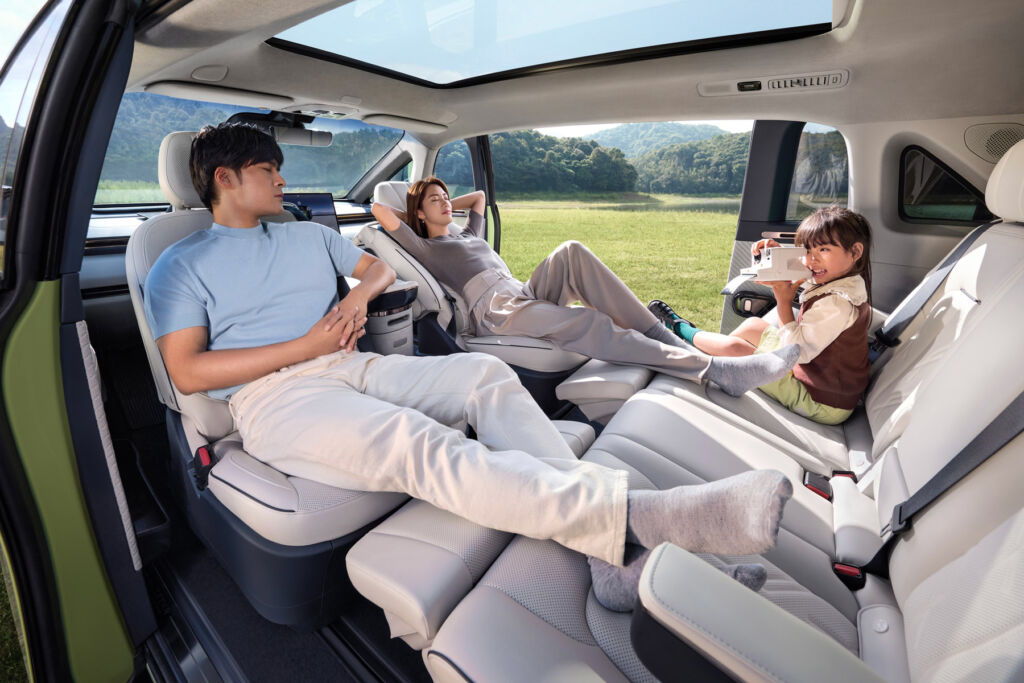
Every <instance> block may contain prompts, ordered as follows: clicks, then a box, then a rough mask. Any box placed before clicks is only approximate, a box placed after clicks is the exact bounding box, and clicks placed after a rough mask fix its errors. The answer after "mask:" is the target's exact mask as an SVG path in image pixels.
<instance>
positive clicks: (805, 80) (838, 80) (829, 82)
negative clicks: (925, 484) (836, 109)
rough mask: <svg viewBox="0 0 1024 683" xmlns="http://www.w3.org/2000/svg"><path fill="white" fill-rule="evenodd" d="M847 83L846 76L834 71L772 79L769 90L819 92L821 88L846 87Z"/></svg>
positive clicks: (769, 81)
mask: <svg viewBox="0 0 1024 683" xmlns="http://www.w3.org/2000/svg"><path fill="white" fill-rule="evenodd" d="M845 83H846V79H845V78H844V74H843V73H840V72H838V71H833V72H831V73H827V74H806V75H803V76H784V77H782V78H770V79H768V90H817V89H820V88H838V87H840V86H842V85H845Z"/></svg>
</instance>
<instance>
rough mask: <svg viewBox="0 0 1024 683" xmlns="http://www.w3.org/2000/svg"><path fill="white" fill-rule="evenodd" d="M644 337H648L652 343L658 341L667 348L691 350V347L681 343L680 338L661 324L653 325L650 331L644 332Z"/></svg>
mask: <svg viewBox="0 0 1024 683" xmlns="http://www.w3.org/2000/svg"><path fill="white" fill-rule="evenodd" d="M644 336H645V337H650V338H651V339H653V340H654V341H660V342H661V343H662V344H668V345H669V346H678V347H680V348H683V349H692V348H693V347H692V346H690V345H689V344H687V343H686V342H685V341H683V340H682V339H681V338H680V337H678V336H677V335H676V334H674V333H673V332H672V330H670V329H668V328H667V327H665V326H664V325H662V324H661V323H655V324H654V325H652V326H651V329H649V330H647V331H646V332H644Z"/></svg>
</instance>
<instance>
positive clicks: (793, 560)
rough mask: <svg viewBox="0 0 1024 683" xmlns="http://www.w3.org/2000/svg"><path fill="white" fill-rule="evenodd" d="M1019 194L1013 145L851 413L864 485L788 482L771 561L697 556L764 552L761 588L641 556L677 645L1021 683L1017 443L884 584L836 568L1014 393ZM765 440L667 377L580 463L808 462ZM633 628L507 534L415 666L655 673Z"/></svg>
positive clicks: (478, 672) (923, 535)
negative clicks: (985, 226)
mask: <svg viewBox="0 0 1024 683" xmlns="http://www.w3.org/2000/svg"><path fill="white" fill-rule="evenodd" d="M1021 188H1024V142H1022V143H1018V144H1017V146H1016V147H1014V148H1013V149H1012V150H1011V151H1010V152H1008V153H1007V154H1006V156H1005V157H1004V158H1003V160H1002V161H1000V163H999V165H997V167H996V170H995V172H993V175H992V178H991V179H990V181H989V186H988V192H987V196H986V199H987V203H988V205H989V208H990V210H992V211H993V212H994V213H997V214H999V215H1002V216H1003V219H1004V220H1003V223H1002V224H1000V225H997V226H994V227H992V228H990V229H989V230H988V232H987V233H986V234H985V235H984V236H982V237H981V238H980V239H979V240H978V241H977V242H976V243H975V244H974V245H973V246H972V248H971V249H970V250H969V251H968V252H967V253H966V254H965V255H964V257H963V258H962V259H961V260H960V261H959V263H958V264H957V266H956V267H954V268H953V269H952V271H951V272H950V273H949V275H948V276H947V277H946V279H945V281H944V282H943V284H942V286H940V287H939V289H938V291H937V292H936V293H935V294H934V296H933V297H932V298H931V300H930V301H929V302H928V303H927V304H926V305H925V307H924V308H923V310H922V311H921V313H920V314H919V315H918V316H917V317H916V319H915V320H914V322H913V323H912V324H911V325H910V327H909V328H908V329H907V332H906V334H905V335H904V337H903V339H904V341H903V343H902V344H901V345H899V346H898V347H896V348H895V349H893V351H892V355H891V358H890V359H889V361H888V363H887V364H886V365H885V366H884V367H882V368H881V370H880V372H879V373H878V376H877V378H876V379H875V382H874V385H873V387H872V389H871V391H870V392H869V394H868V399H867V402H866V407H865V411H864V415H863V418H862V419H863V420H864V427H865V428H866V429H867V430H868V436H869V437H870V442H871V443H870V446H869V447H868V450H869V453H870V459H871V461H872V462H873V463H874V464H873V466H871V467H869V468H868V469H867V471H866V472H865V476H864V477H862V478H861V480H860V481H859V482H857V483H855V482H854V481H853V480H852V479H849V478H845V477H835V478H833V479H832V486H833V489H834V494H835V501H834V502H832V503H829V502H827V501H825V500H824V499H822V498H819V497H817V496H814V495H813V494H811V493H809V492H808V491H807V490H806V489H803V488H802V487H799V486H797V490H796V494H795V496H794V499H793V500H792V501H791V502H790V504H789V505H788V506H787V509H786V512H785V515H784V518H783V520H782V530H781V532H780V536H779V542H778V545H777V546H776V548H775V549H773V550H772V551H771V552H769V553H767V554H766V555H765V556H763V557H760V558H759V557H746V558H737V557H727V558H715V557H706V558H704V559H706V560H707V561H708V562H710V563H712V564H716V563H720V562H723V561H725V562H735V561H740V560H745V561H760V562H763V563H764V564H765V565H766V566H767V568H768V570H769V579H768V583H767V584H766V586H765V588H764V589H762V591H761V592H760V593H758V594H754V593H752V592H751V591H749V590H747V589H745V588H743V587H742V586H740V585H739V584H738V583H736V582H734V581H731V580H723V579H724V576H723V575H722V574H721V573H720V572H715V571H707V570H706V569H703V568H704V567H706V564H704V563H698V564H694V563H693V562H692V561H691V559H689V558H692V557H693V556H691V555H690V554H688V553H685V551H682V550H679V549H677V548H672V547H670V546H663V547H662V548H659V549H658V551H657V552H656V554H655V555H653V556H652V557H653V558H655V559H654V560H652V562H650V563H649V564H648V566H647V568H646V570H645V572H644V577H643V582H642V586H641V599H642V600H643V601H644V605H645V607H646V608H647V609H648V610H649V611H650V613H651V615H652V616H653V618H654V620H655V621H656V622H657V623H658V624H659V625H660V626H659V627H660V628H662V629H664V630H666V631H667V632H668V633H669V636H668V637H669V638H670V639H672V637H673V636H674V637H675V639H677V640H674V641H673V642H679V641H685V642H687V643H689V644H690V645H691V646H692V647H693V648H694V649H696V651H697V652H699V653H701V655H702V656H703V657H706V658H708V659H710V660H712V661H714V662H715V665H716V666H717V667H718V668H721V669H723V670H725V671H727V672H729V673H730V675H732V676H734V677H737V678H741V679H750V680H825V679H828V678H830V677H833V676H834V677H836V678H837V679H841V680H865V681H867V680H879V679H882V680H887V681H931V680H964V681H967V680H999V681H1009V680H1019V679H1020V675H1021V672H1022V671H1024V649H1022V648H1021V647H1020V643H1021V637H1022V634H1024V591H1022V590H1020V589H1021V588H1022V587H1024V497H1022V496H1021V495H1020V491H1019V482H1020V479H1021V475H1022V473H1024V464H1022V463H1024V460H1022V456H1024V438H1022V437H1017V438H1015V439H1014V440H1012V441H1010V443H1008V444H1007V445H1006V446H1004V447H1003V448H1002V449H1001V450H1000V451H999V452H998V453H997V454H996V455H994V456H993V457H991V458H990V459H989V460H987V461H986V462H985V463H984V464H983V465H981V466H980V467H978V468H977V469H976V470H974V471H973V472H972V473H971V474H969V475H968V476H966V477H965V478H964V479H962V480H961V481H960V482H959V483H957V484H956V485H955V486H954V487H953V488H951V489H950V490H949V491H947V492H946V493H945V494H944V495H943V496H942V497H940V498H939V499H938V500H936V501H935V502H934V503H933V504H932V505H930V506H929V507H928V508H926V509H925V510H924V511H923V512H922V513H921V514H920V515H918V516H917V517H915V520H914V527H913V530H912V531H911V532H909V533H907V534H906V535H904V536H903V537H901V538H900V540H898V541H897V542H896V544H895V547H894V549H893V552H892V554H891V557H890V558H889V561H888V567H887V569H888V577H884V576H881V575H875V574H870V573H869V574H867V576H866V583H865V586H864V587H863V588H861V589H859V590H851V589H849V588H847V586H846V585H845V584H844V583H842V582H841V581H840V580H839V578H838V577H837V576H836V574H835V573H834V572H833V569H832V563H833V562H834V561H835V560H841V561H843V562H845V563H849V564H852V565H856V566H863V565H864V564H865V563H867V561H868V560H869V559H871V558H872V557H873V556H874V555H875V553H876V551H877V550H878V549H879V547H880V546H881V543H882V539H881V537H880V529H881V528H882V526H883V525H884V524H885V523H886V522H888V521H889V518H890V517H891V514H892V507H893V505H894V504H896V503H898V502H900V501H902V500H905V499H906V498H907V497H909V495H911V494H912V493H914V492H915V491H917V490H918V489H919V488H920V487H921V486H922V485H923V484H924V483H925V482H927V481H928V480H929V479H930V478H931V477H932V476H933V475H934V474H935V473H936V472H937V471H938V470H939V469H941V468H942V467H943V466H944V465H945V464H946V463H947V462H948V461H949V459H950V458H952V457H953V456H954V455H955V454H956V453H958V452H959V451H960V450H961V449H962V448H963V447H964V446H965V445H966V444H967V443H968V442H969V441H971V440H972V439H973V438H974V437H975V436H976V435H977V434H978V433H979V432H980V431H981V430H982V429H984V428H985V426H986V425H987V424H988V423H989V422H990V421H991V420H992V419H993V418H994V417H995V416H996V415H997V414H999V413H1000V412H1001V411H1002V410H1003V409H1004V408H1005V407H1006V406H1007V405H1008V404H1009V402H1010V401H1011V400H1012V399H1014V398H1015V397H1016V396H1017V395H1018V394H1020V393H1022V391H1024V355H1022V354H1020V352H1019V349H1018V348H1017V347H1018V339H1020V338H1021V333H1022V332H1024V329H1022V327H1024V321H1022V318H1021V316H1020V314H1019V308H1020V304H1019V302H1020V300H1021V298H1022V296H1024V193H1022V191H1021ZM683 386H685V385H683ZM770 436H771V437H773V438H765V437H764V430H751V429H749V428H745V427H744V425H742V424H740V423H739V422H737V421H736V420H735V414H733V413H731V412H730V411H727V410H724V409H722V408H721V406H718V405H717V403H714V402H711V401H707V400H703V404H702V403H701V402H699V401H695V400H693V399H692V397H691V396H688V395H687V394H686V393H685V392H682V391H680V390H679V388H678V387H677V386H676V385H675V384H674V383H671V382H665V381H663V378H658V379H656V380H655V382H653V383H652V384H651V386H650V387H648V388H647V389H645V390H643V391H640V392H639V393H637V394H636V395H634V396H633V397H632V398H630V399H629V400H628V401H627V402H626V405H625V406H624V408H623V409H622V410H621V411H620V412H619V413H618V414H617V415H616V416H615V417H614V418H613V419H612V420H611V422H610V423H609V425H608V427H607V428H606V429H605V430H604V431H603V432H602V434H601V436H600V437H599V438H598V440H597V441H596V442H595V443H594V445H593V447H591V449H590V450H589V451H588V452H587V454H586V456H585V459H588V460H593V461H596V462H601V463H604V464H608V465H612V466H618V467H621V468H624V469H626V470H627V471H629V473H630V482H631V486H633V487H637V486H655V487H658V488H666V487H669V486H674V485H679V484H690V483H698V482H701V481H709V480H713V479H718V478H721V477H723V476H727V475H729V474H733V473H736V472H739V471H742V470H744V469H747V468H752V467H758V468H765V467H774V468H777V469H780V470H781V471H783V472H784V473H786V474H788V475H789V476H791V477H794V478H796V477H799V475H800V474H801V473H802V469H803V468H802V467H801V465H800V464H799V463H798V461H797V460H795V459H794V458H793V457H791V455H790V453H788V452H787V450H786V448H784V446H785V443H784V439H782V438H779V437H775V435H770ZM799 483H800V482H799V479H798V480H797V481H795V482H794V484H797V485H798V484H799ZM694 521H695V523H698V522H699V521H698V520H694ZM794 616H795V617H797V618H796V619H794V618H793V617H794ZM631 622H632V618H631V616H630V615H628V614H615V613H611V612H608V611H607V610H605V609H603V608H602V607H601V606H600V605H599V604H597V602H596V600H595V598H594V596H593V593H592V591H591V589H590V575H589V572H588V570H587V565H586V562H585V560H584V558H583V557H582V556H580V555H578V554H576V553H573V552H571V551H568V550H566V549H564V548H562V547H561V546H558V545H557V544H554V543H552V542H549V541H536V540H531V539H526V538H521V537H517V538H515V539H513V540H512V542H511V543H510V545H509V546H508V548H507V549H506V550H505V551H504V552H503V553H502V554H501V555H500V556H499V557H498V558H497V560H496V561H495V563H494V564H493V565H492V566H491V568H490V569H489V570H488V572H487V573H486V574H485V575H484V576H483V577H482V579H481V581H480V582H479V584H478V585H477V587H476V588H474V589H473V590H472V591H471V592H470V593H469V594H468V595H467V596H466V598H465V599H464V600H462V602H461V603H460V604H459V605H458V607H456V608H455V610H454V611H453V612H452V614H451V615H450V616H449V617H448V619H447V620H446V621H445V622H444V624H443V625H442V626H441V628H440V629H439V631H438V632H437V635H436V637H435V638H434V640H433V642H432V644H431V645H430V647H429V648H428V649H427V650H425V661H426V662H427V667H428V669H429V670H430V673H431V675H432V676H433V677H434V679H435V680H439V681H448V680H452V681H454V680H466V679H469V680H478V681H490V680H502V681H513V680H522V681H533V680H542V679H544V680H551V679H556V678H560V677H563V676H572V677H573V678H574V679H584V678H586V679H595V680H596V679H602V680H633V681H642V680H655V678H654V675H653V674H652V673H651V671H650V670H649V669H648V668H647V667H646V666H645V665H644V664H643V663H642V662H641V661H640V659H639V658H638V656H637V654H636V652H635V650H634V647H633V645H632V643H631V641H630V635H629V631H630V628H631ZM527 652H528V653H529V656H523V653H527ZM678 666H681V667H685V665H684V664H682V663H680V664H678ZM686 673H687V671H686V670H682V669H679V670H678V675H685V674H686ZM691 673H692V672H691ZM694 675H696V674H694Z"/></svg>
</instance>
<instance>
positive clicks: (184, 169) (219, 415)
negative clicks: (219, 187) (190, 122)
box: [125, 132, 294, 443]
mask: <svg viewBox="0 0 1024 683" xmlns="http://www.w3.org/2000/svg"><path fill="white" fill-rule="evenodd" d="M193 137H195V133H194V132H176V133H171V134H169V135H168V136H167V137H165V138H164V139H163V142H162V143H161V144H160V154H159V161H158V164H159V166H158V168H159V170H158V175H159V178H160V189H161V190H163V193H164V196H165V197H166V198H167V201H168V202H170V204H171V211H170V212H168V213H165V214H160V215H158V216H154V217H153V218H150V219H149V220H146V221H143V222H142V223H141V224H140V225H139V227H138V228H136V229H135V231H134V232H133V233H132V235H131V237H130V238H129V239H128V247H127V250H126V251H125V269H126V271H127V276H128V291H129V292H130V294H131V299H132V308H133V309H134V310H135V319H136V321H137V322H138V325H139V332H140V333H141V335H142V343H143V345H144V346H145V349H146V357H147V359H148V360H149V367H150V370H151V371H152V373H153V381H154V382H155V383H156V390H157V396H158V398H159V399H160V402H161V403H163V404H164V405H166V406H167V407H169V408H170V409H171V410H174V411H177V412H179V413H181V414H182V415H183V416H187V417H188V418H189V420H188V427H189V429H187V430H186V431H190V430H191V428H194V429H195V430H196V431H198V433H199V436H201V437H202V439H203V440H204V442H205V443H211V442H213V441H216V440H218V439H220V438H223V437H224V436H226V435H228V434H230V433H231V432H232V431H234V420H233V419H232V417H231V413H230V412H229V411H228V407H227V402H225V401H221V400H218V399H213V398H210V397H209V396H207V395H206V394H202V393H198V394H191V395H185V394H182V393H181V392H179V391H178V390H177V389H176V388H175V386H174V383H173V382H171V378H170V375H169V374H168V373H167V367H166V366H165V365H164V360H163V356H161V355H160V349H159V348H158V347H157V345H156V341H155V340H154V339H153V333H152V330H151V329H150V327H149V322H148V321H147V320H146V313H145V284H146V276H148V275H149V271H150V269H152V267H153V264H154V263H156V260H157V259H158V258H159V257H160V254H162V253H163V252H164V250H165V249H167V248H168V247H169V246H171V245H172V244H174V243H175V242H178V241H180V240H182V239H184V238H185V237H188V236H189V235H191V234H192V233H193V232H196V231H198V230H205V229H206V228H209V227H210V225H211V223H212V222H213V215H212V214H211V213H210V212H209V210H207V209H206V207H204V206H203V203H202V201H201V200H200V199H199V195H198V193H197V192H196V190H195V187H193V185H192V178H191V175H190V173H189V168H188V159H189V154H190V152H191V149H192V138H193ZM267 219H268V220H271V221H275V222H284V221H288V220H294V217H293V216H292V215H291V214H287V215H285V214H281V215H278V216H268V217H267ZM190 436H191V435H190Z"/></svg>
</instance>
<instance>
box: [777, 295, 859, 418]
mask: <svg viewBox="0 0 1024 683" xmlns="http://www.w3.org/2000/svg"><path fill="white" fill-rule="evenodd" d="M828 296H836V295H834V294H833V295H829V294H824V295H822V296H817V297H814V298H811V299H808V300H806V301H804V303H803V304H801V306H800V313H799V314H798V315H797V318H796V321H797V323H799V322H800V321H801V319H803V316H804V313H805V312H806V311H809V310H810V309H811V307H812V306H814V304H815V303H817V302H818V301H820V300H822V299H824V298H826V297H828ZM856 308H857V319H856V320H854V322H853V324H852V325H850V326H849V327H848V328H846V329H845V330H843V331H842V333H840V335H839V336H838V337H836V339H835V341H833V342H832V343H831V344H829V345H828V346H826V347H825V348H824V350H822V352H821V353H819V354H818V355H817V357H816V358H814V360H812V361H811V362H809V363H801V364H800V365H797V366H796V367H794V368H793V376H794V377H796V378H797V379H798V380H800V382H801V383H803V385H804V386H806V387H807V392H808V393H809V394H810V395H811V398H813V399H814V400H815V401H817V402H818V403H821V404H822V405H826V406H831V407H833V408H841V409H843V410H853V409H854V408H856V407H857V402H858V401H859V400H860V396H861V394H863V393H864V390H865V389H866V388H867V386H868V378H869V375H870V373H871V363H870V361H868V341H867V340H868V328H869V327H870V326H871V304H869V303H868V302H866V301H865V302H864V303H862V304H861V305H860V306H857V307H856Z"/></svg>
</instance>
